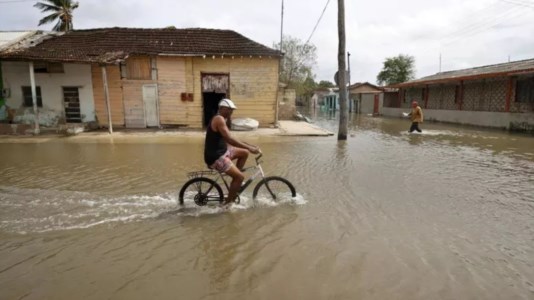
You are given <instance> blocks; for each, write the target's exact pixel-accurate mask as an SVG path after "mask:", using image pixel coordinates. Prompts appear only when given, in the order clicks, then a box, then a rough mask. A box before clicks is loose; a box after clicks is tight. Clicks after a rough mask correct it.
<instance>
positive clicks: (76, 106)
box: [63, 86, 82, 123]
mask: <svg viewBox="0 0 534 300" xmlns="http://www.w3.org/2000/svg"><path fill="white" fill-rule="evenodd" d="M63 104H64V107H65V121H66V122H67V123H81V122H82V114H81V110H80V92H79V90H78V88H77V87H66V86H64V87H63Z"/></svg>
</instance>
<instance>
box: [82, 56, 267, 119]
mask: <svg viewBox="0 0 534 300" xmlns="http://www.w3.org/2000/svg"><path fill="white" fill-rule="evenodd" d="M155 66H156V69H157V74H156V78H157V80H126V79H121V74H120V68H119V67H118V66H108V67H107V70H108V71H107V72H108V85H109V90H110V99H111V106H112V107H111V111H112V114H111V115H112V120H113V122H112V123H113V125H125V124H126V125H127V127H139V126H140V125H142V124H141V123H142V122H140V120H139V118H142V117H143V110H144V106H143V98H142V97H143V95H142V86H143V84H150V83H157V85H158V104H159V113H160V115H159V117H160V118H159V119H160V124H161V125H180V126H187V127H190V128H202V124H203V122H202V121H203V120H202V118H203V101H202V100H203V99H202V90H201V78H202V77H201V75H202V74H208V73H224V74H228V75H229V77H230V91H229V95H228V97H230V98H231V99H232V100H233V101H234V102H235V104H236V105H237V107H238V109H237V110H236V111H235V113H234V115H233V117H235V118H240V117H242V118H245V117H248V118H253V119H256V120H258V121H259V123H260V126H262V127H266V126H269V125H270V124H272V123H274V122H275V106H276V97H277V91H278V59H274V58H234V59H232V58H231V57H228V58H227V57H224V58H221V57H216V58H211V57H208V58H200V57H196V58H193V57H171V56H160V57H157V58H156V63H155ZM92 74H93V76H92V77H93V83H94V84H93V86H94V89H95V106H96V110H97V116H98V120H99V121H100V124H101V125H106V124H107V111H106V104H105V101H104V93H103V83H102V71H101V70H100V67H99V66H96V65H95V66H93V68H92ZM182 94H186V95H187V94H192V95H193V97H192V98H189V99H188V98H183V97H182Z"/></svg>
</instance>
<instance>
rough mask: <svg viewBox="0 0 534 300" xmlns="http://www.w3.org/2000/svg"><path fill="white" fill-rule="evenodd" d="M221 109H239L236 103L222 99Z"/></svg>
mask: <svg viewBox="0 0 534 300" xmlns="http://www.w3.org/2000/svg"><path fill="white" fill-rule="evenodd" d="M219 107H229V108H231V109H237V106H235V104H234V102H233V101H232V100H230V99H226V98H224V99H222V100H221V102H219Z"/></svg>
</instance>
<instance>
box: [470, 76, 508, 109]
mask: <svg viewBox="0 0 534 300" xmlns="http://www.w3.org/2000/svg"><path fill="white" fill-rule="evenodd" d="M507 88H508V79H506V78H496V79H486V80H477V81H467V82H465V83H464V99H463V103H462V110H472V111H495V112H504V111H505V105H506V92H507Z"/></svg>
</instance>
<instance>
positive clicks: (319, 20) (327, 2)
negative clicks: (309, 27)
mask: <svg viewBox="0 0 534 300" xmlns="http://www.w3.org/2000/svg"><path fill="white" fill-rule="evenodd" d="M329 3H330V0H328V1H326V5H325V6H324V9H323V12H322V13H321V16H320V17H319V19H318V20H317V23H316V24H315V27H313V31H312V33H311V34H310V37H309V38H308V40H307V41H306V43H305V44H304V45H307V44H308V43H309V42H310V39H311V38H312V36H313V34H314V33H315V29H317V26H318V25H319V22H321V19H322V18H323V15H324V12H325V11H326V8H327V7H328V4H329Z"/></svg>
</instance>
